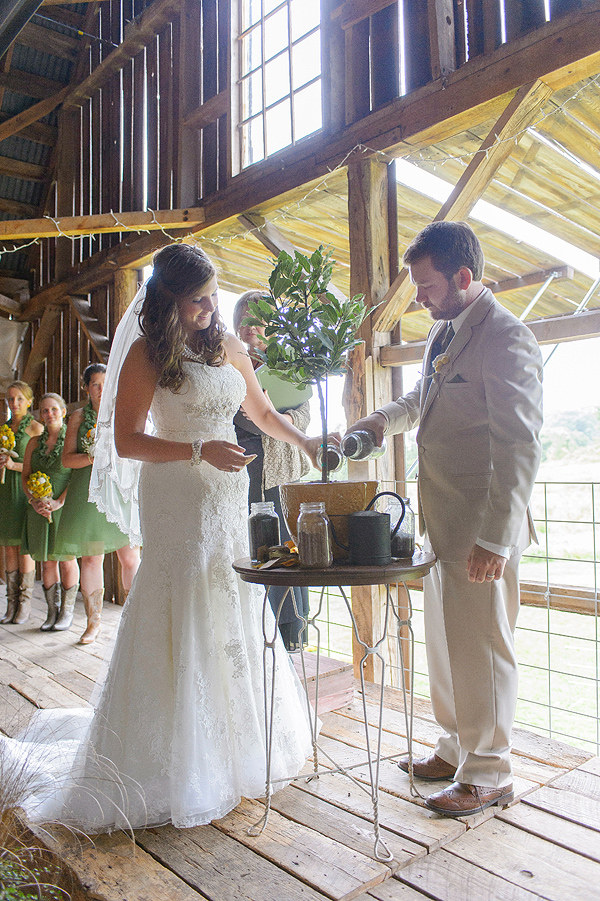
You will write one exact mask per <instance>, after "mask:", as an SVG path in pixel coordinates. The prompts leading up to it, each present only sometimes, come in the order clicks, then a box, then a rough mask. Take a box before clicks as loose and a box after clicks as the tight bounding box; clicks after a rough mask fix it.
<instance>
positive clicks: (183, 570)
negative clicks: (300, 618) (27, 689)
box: [4, 362, 311, 832]
mask: <svg viewBox="0 0 600 901" xmlns="http://www.w3.org/2000/svg"><path fill="white" fill-rule="evenodd" d="M184 368H185V372H186V376H187V378H186V382H185V384H184V386H183V388H182V389H181V391H180V392H179V393H177V394H173V393H172V392H171V391H169V390H166V389H162V388H157V389H156V392H155V395H154V399H153V402H152V417H153V420H154V424H155V426H156V428H157V434H158V436H159V437H163V438H168V439H171V440H174V441H190V440H193V439H195V438H204V439H205V440H206V439H210V438H217V439H224V440H227V441H232V442H233V443H235V433H234V430H233V426H232V419H233V416H234V414H235V413H236V411H237V410H238V408H239V406H240V403H241V402H242V400H243V398H244V395H245V383H244V379H243V378H242V376H241V374H240V373H239V372H238V371H237V370H236V369H235V368H234V367H233V366H231V365H229V364H227V365H224V366H221V367H210V366H205V365H203V364H198V363H187V362H186V363H184ZM139 491H140V512H141V519H142V533H143V540H144V547H143V555H142V563H141V566H140V569H139V571H138V573H137V576H136V579H135V582H134V585H133V588H132V590H131V593H130V595H129V598H128V600H127V604H126V606H125V609H124V612H123V616H122V620H121V625H120V628H119V633H118V637H117V640H116V643H115V647H114V651H113V655H112V658H111V662H110V666H109V669H108V673H107V676H106V680H105V682H104V687H103V689H102V693H101V695H100V698H99V701H98V703H97V706H96V710H95V712H94V713H92V712H91V711H89V710H88V711H86V710H71V711H58V710H56V711H40V712H39V713H37V714H36V715H35V717H34V720H33V723H32V725H31V727H30V728H29V729H28V730H27V734H26V736H24V738H25V739H26V740H27V741H28V743H29V744H28V746H26V745H25V744H24V743H23V741H21V742H15V741H10V740H9V744H10V753H12V754H17V755H21V757H22V755H23V754H25V756H26V758H27V766H28V767H29V768H30V769H31V771H32V772H34V771H35V769H36V766H40V758H43V760H42V777H41V778H40V779H39V783H40V787H39V791H32V792H31V794H30V795H29V797H28V798H27V799H26V801H25V808H26V810H27V812H28V814H29V815H30V816H31V817H33V818H35V819H47V818H58V819H59V820H61V821H62V822H68V823H72V824H75V825H77V826H78V827H79V828H82V829H83V830H84V831H87V832H99V831H106V830H110V829H113V828H116V827H124V826H127V825H129V826H133V827H138V826H144V825H157V824H162V823H167V822H172V823H173V824H174V825H175V826H180V827H185V826H193V825H197V824H201V823H207V822H210V821H211V820H213V819H216V818H218V817H221V816H223V815H224V814H226V813H227V812H228V811H229V810H231V809H232V808H234V807H235V806H236V805H237V804H238V803H239V801H240V799H241V798H242V797H250V798H252V797H261V796H263V795H264V790H265V728H264V702H263V633H262V608H263V604H262V594H263V593H262V590H261V589H260V588H259V587H258V586H251V585H248V584H246V583H243V582H241V581H240V580H239V579H238V577H237V576H236V574H235V573H234V571H233V570H232V567H231V564H232V561H233V560H234V559H236V558H239V557H244V556H246V555H247V553H248V551H247V531H246V515H245V511H246V509H247V500H246V499H247V491H248V484H247V475H246V473H245V471H242V472H240V473H235V474H233V473H225V472H221V471H219V470H217V469H215V468H214V467H212V466H211V465H210V464H208V463H206V462H201V463H200V465H198V466H191V465H190V463H189V462H173V463H160V464H145V465H144V466H143V467H142V472H141V477H140V488H139ZM268 606H269V605H267V607H268ZM267 616H268V617H269V618H270V617H271V613H270V610H267ZM273 632H274V626H273V625H272V623H271V621H270V625H269V633H270V635H272V634H273ZM276 670H277V671H276V701H275V714H274V723H275V728H274V733H273V752H272V778H273V780H278V779H290V778H292V777H294V776H295V775H297V773H298V772H299V771H300V769H301V768H302V766H303V764H304V761H305V759H306V757H307V755H308V754H309V753H310V747H311V744H310V729H309V722H308V712H307V709H306V700H305V698H304V695H303V692H302V690H301V687H300V683H299V681H298V679H297V677H296V674H295V672H294V670H293V667H292V665H291V662H290V660H289V657H288V655H287V653H286V652H285V650H284V647H283V645H282V643H281V640H280V639H278V641H277V648H276ZM4 750H5V751H6V748H5V749H4ZM51 771H53V774H52V782H51V783H50V785H49V780H48V778H47V776H48V774H49V773H50V772H51ZM65 771H66V772H65ZM44 775H45V777H46V778H43V776H44ZM65 776H66V778H65ZM55 777H56V778H55ZM59 777H61V778H59Z"/></svg>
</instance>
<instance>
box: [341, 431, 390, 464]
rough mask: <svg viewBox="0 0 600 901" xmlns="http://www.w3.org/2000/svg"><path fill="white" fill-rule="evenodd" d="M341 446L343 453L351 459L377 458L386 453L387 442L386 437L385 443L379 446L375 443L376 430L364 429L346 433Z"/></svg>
mask: <svg viewBox="0 0 600 901" xmlns="http://www.w3.org/2000/svg"><path fill="white" fill-rule="evenodd" d="M340 448H341V451H342V453H343V455H344V456H345V457H348V459H349V460H376V459H377V458H378V457H383V455H384V454H385V452H386V450H387V442H386V440H385V438H384V439H383V444H382V445H381V447H378V446H377V444H376V443H375V432H372V431H371V430H370V429H364V430H361V431H359V432H349V433H348V434H347V435H344V437H343V438H342V441H341V443H340Z"/></svg>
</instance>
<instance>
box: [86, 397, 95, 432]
mask: <svg viewBox="0 0 600 901" xmlns="http://www.w3.org/2000/svg"><path fill="white" fill-rule="evenodd" d="M97 420H98V414H97V413H96V411H95V410H94V408H93V407H92V402H91V400H88V402H87V404H86V405H85V407H84V408H83V422H82V425H84V426H85V430H86V432H88V431H89V430H90V429H93V428H94V426H95V425H96V422H97Z"/></svg>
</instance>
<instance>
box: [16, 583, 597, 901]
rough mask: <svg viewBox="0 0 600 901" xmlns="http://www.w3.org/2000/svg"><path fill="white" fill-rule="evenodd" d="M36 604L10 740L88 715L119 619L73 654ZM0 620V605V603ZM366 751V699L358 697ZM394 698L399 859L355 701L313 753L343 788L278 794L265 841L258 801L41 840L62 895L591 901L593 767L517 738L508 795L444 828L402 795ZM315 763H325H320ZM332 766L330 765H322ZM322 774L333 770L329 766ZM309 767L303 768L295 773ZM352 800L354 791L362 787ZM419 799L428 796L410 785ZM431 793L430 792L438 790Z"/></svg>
mask: <svg viewBox="0 0 600 901" xmlns="http://www.w3.org/2000/svg"><path fill="white" fill-rule="evenodd" d="M43 606H44V605H43V600H42V594H41V588H40V585H39V583H37V584H36V591H35V601H34V612H33V614H32V617H31V619H30V621H29V622H28V623H26V624H25V625H23V626H0V726H1V727H2V729H3V730H4V731H5V732H7V733H8V734H15V733H16V732H17V731H18V729H19V728H21V727H22V726H23V725H24V724H25V723H26V722H27V720H28V718H29V717H30V716H31V713H32V712H33V710H34V709H35V708H36V707H73V706H81V705H82V704H87V703H88V702H89V699H90V697H91V694H92V690H93V687H94V682H95V680H96V679H97V678H98V677H99V675H100V674H101V673H102V670H103V658H104V657H105V655H106V653H107V651H109V650H110V642H111V638H112V636H113V633H114V631H115V629H116V627H117V625H118V622H119V618H120V614H121V610H120V608H118V607H114V606H112V605H105V608H104V617H103V622H104V628H103V633H102V635H101V638H100V639H99V640H98V641H97V642H96V643H95V644H93V645H90V646H88V647H83V646H81V645H78V644H77V639H78V637H79V635H80V634H81V632H82V631H83V629H84V626H85V616H84V613H83V606H82V604H81V601H78V602H77V605H76V613H75V621H74V626H73V628H72V630H71V631H69V632H50V633H42V632H40V631H39V626H40V624H41V623H42V622H43V619H44V612H43ZM0 608H1V609H4V608H3V606H2V601H0ZM366 704H367V713H368V719H369V723H370V730H371V732H370V737H371V738H374V724H375V723H376V720H377V715H378V703H377V693H376V690H375V688H374V687H369V689H368V691H367V696H366ZM438 731H439V730H438V727H437V725H436V723H435V721H434V720H433V717H432V715H431V709H430V707H429V705H428V704H426V703H424V702H416V703H415V721H414V738H415V742H414V751H415V753H416V754H419V753H421V751H423V752H426V751H428V750H429V749H430V748H431V747H432V746H433V745H434V744H435V741H436V738H437V735H438ZM405 735H406V728H405V718H404V710H403V704H402V696H401V694H400V693H399V692H397V691H393V690H388V691H386V698H385V712H384V731H383V740H382V758H383V759H382V762H381V769H380V786H381V793H380V803H379V818H380V822H381V837H382V839H383V841H384V842H385V844H386V845H387V847H388V848H389V849H390V851H391V852H392V853H393V855H394V860H393V861H392V862H391V863H389V864H388V863H382V862H380V861H378V860H377V859H376V858H375V855H374V853H373V830H372V821H373V812H372V806H371V802H370V795H369V794H368V793H367V792H366V791H365V790H364V786H365V785H366V783H367V782H368V775H369V774H368V768H367V766H366V763H365V761H366V754H365V747H366V739H365V733H364V727H363V723H362V698H361V697H360V695H359V693H358V691H357V692H356V694H355V698H354V701H353V702H352V703H351V704H348V705H347V706H345V707H343V708H342V709H340V710H338V711H335V712H333V713H328V714H326V715H325V716H324V717H323V730H322V733H321V741H320V744H321V746H322V747H323V749H324V750H325V751H326V752H327V753H328V754H331V757H332V758H334V759H335V761H336V763H337V764H341V765H342V766H344V767H346V768H351V772H352V775H353V777H354V779H355V780H356V782H353V781H351V780H350V779H348V778H347V776H344V775H342V774H339V773H338V774H328V775H324V776H321V777H320V778H319V779H314V780H312V781H304V780H300V781H297V782H295V783H293V784H292V785H290V786H288V787H287V788H285V789H284V790H283V791H280V792H278V793H276V795H275V796H274V798H273V803H272V813H271V816H270V818H269V822H268V825H267V828H266V829H265V831H264V832H263V833H262V834H261V835H259V836H257V837H253V836H251V835H249V834H248V826H249V825H251V824H252V823H253V822H255V821H256V820H257V819H258V818H259V817H260V815H261V813H262V811H263V809H264V808H263V805H262V804H261V802H260V801H243V802H242V804H240V806H239V807H238V808H237V809H236V810H234V811H232V812H231V813H230V814H228V815H227V816H226V817H224V818H223V819H222V820H219V821H217V822H215V823H213V824H211V825H210V826H200V827H195V828H193V829H185V830H177V829H173V828H172V827H170V826H167V827H163V828H160V829H148V830H145V831H143V832H139V833H136V836H135V839H136V842H135V845H134V843H133V842H132V841H131V838H130V837H128V836H126V835H124V834H123V833H117V834H115V835H112V836H99V837H96V838H95V840H94V841H93V842H90V841H87V840H85V839H82V838H81V837H74V836H73V835H72V834H70V833H67V832H65V831H64V830H61V829H60V828H58V827H55V828H53V829H52V830H51V832H50V833H45V835H44V836H42V835H41V833H38V834H39V835H40V837H41V838H44V840H45V841H46V843H48V842H50V843H51V844H53V846H54V848H55V849H56V850H58V851H59V853H60V854H61V856H62V857H63V859H66V860H67V862H68V864H69V867H70V869H71V871H72V873H73V874H74V876H75V877H76V880H78V881H79V888H77V889H76V890H75V891H74V893H73V897H74V898H77V899H83V898H86V897H89V898H94V899H105V901H116V899H120V901H123V899H127V901H162V899H165V901H167V899H168V901H201V899H210V901H322V899H335V901H338V899H340V901H341V899H348V901H349V899H352V898H357V899H360V901H374V899H378V901H411V899H413V901H417V899H421V901H423V899H425V898H428V899H432V898H433V899H439V901H481V899H506V901H509V899H510V901H521V899H522V901H534V899H536V898H544V899H556V901H570V899H573V901H586V899H595V901H597V899H598V898H599V897H600V888H599V886H600V759H599V758H592V759H590V758H589V756H588V755H587V754H586V753H584V752H582V751H580V750H578V749H575V748H572V747H570V746H568V745H565V744H561V743H560V742H555V741H550V740H548V739H545V738H541V737H540V736H536V735H533V734H532V733H528V732H526V731H523V730H517V731H516V733H515V736H514V749H513V765H514V772H515V791H516V793H517V795H518V798H519V801H518V802H516V803H515V804H514V805H513V806H511V807H510V808H508V809H506V810H504V811H496V812H494V810H495V809H494V810H487V811H485V812H484V813H483V814H480V815H478V816H473V817H469V818H464V819H462V820H452V819H445V818H443V817H439V816H437V815H435V814H433V813H432V812H430V811H428V810H427V808H426V807H425V806H424V802H423V799H422V798H421V797H419V796H417V797H414V796H413V795H412V794H411V791H410V786H409V780H408V777H407V776H406V775H405V774H404V773H402V772H401V771H400V770H399V769H398V767H397V766H396V763H395V758H397V756H398V755H399V754H402V753H403V752H404V751H405V750H406V738H405ZM321 763H322V764H326V763H327V759H326V758H323V759H322V761H321ZM329 765H330V764H329ZM330 766H331V765H330ZM311 769H312V762H311V761H309V762H307V766H306V770H305V772H306V774H309V773H310V772H311ZM361 786H363V787H361ZM416 788H417V789H418V790H419V792H421V793H422V795H426V794H427V793H428V792H429V791H431V784H428V783H425V782H420V781H419V780H417V781H416ZM434 790H435V786H434Z"/></svg>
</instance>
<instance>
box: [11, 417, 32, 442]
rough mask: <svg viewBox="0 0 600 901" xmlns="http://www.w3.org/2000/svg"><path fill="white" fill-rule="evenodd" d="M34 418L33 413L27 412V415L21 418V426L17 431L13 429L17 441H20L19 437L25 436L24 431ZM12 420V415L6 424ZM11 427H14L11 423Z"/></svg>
mask: <svg viewBox="0 0 600 901" xmlns="http://www.w3.org/2000/svg"><path fill="white" fill-rule="evenodd" d="M32 419H33V413H26V414H25V416H24V417H23V419H22V420H21V422H20V423H19V428H18V429H17V431H16V432H15V430H14V429H13V432H14V433H15V441H16V442H17V444H18V443H19V438H22V437H23V432H24V431H25V429H26V428H27V426H28V425H29V423H30V422H31V420H32ZM11 422H12V417H11V418H10V419H9V420H8V422H7V423H6V424H7V425H10V424H11ZM10 427H11V429H12V425H10Z"/></svg>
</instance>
